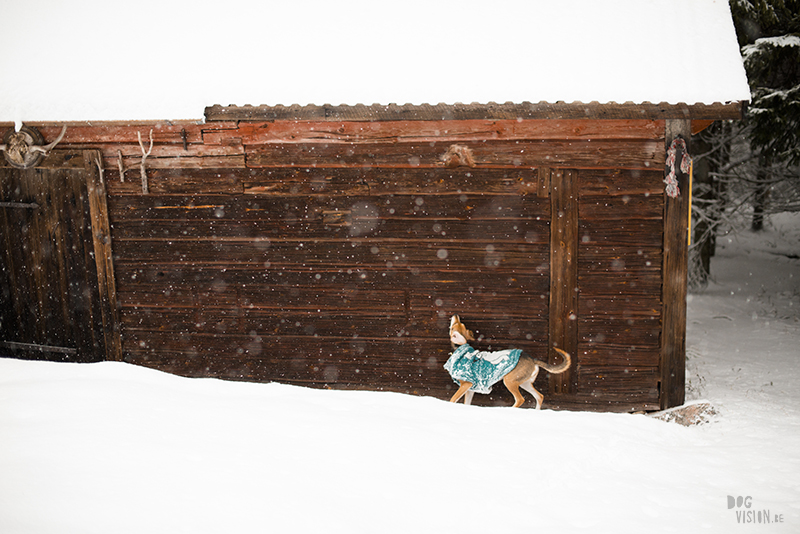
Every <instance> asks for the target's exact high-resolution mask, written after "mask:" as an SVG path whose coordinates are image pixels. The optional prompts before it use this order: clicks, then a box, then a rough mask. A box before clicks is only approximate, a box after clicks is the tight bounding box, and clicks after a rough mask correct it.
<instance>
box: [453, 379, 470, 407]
mask: <svg viewBox="0 0 800 534" xmlns="http://www.w3.org/2000/svg"><path fill="white" fill-rule="evenodd" d="M471 387H472V382H464V381H462V382H461V386H460V387H459V388H458V391H456V392H455V394H454V395H453V396H452V397H450V402H458V400H459V399H460V398H461V397H463V396H464V393H467V392H468V391H469V388H471ZM469 400H472V397H469ZM467 404H469V403H468V402H467Z"/></svg>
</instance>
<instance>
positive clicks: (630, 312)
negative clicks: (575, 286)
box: [578, 290, 662, 319]
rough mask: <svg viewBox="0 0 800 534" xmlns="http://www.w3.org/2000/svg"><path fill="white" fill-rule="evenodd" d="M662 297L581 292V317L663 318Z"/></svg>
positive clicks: (657, 295) (579, 308) (579, 306)
mask: <svg viewBox="0 0 800 534" xmlns="http://www.w3.org/2000/svg"><path fill="white" fill-rule="evenodd" d="M661 308H662V306H661V296H660V295H659V294H652V293H651V294H648V295H628V294H622V295H591V294H585V293H584V292H583V290H582V291H581V298H580V300H579V302H578V310H579V312H580V313H579V317H580V318H581V319H585V318H600V317H616V318H622V319H635V318H641V317H649V318H651V319H657V318H659V317H661Z"/></svg>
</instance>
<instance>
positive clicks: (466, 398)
mask: <svg viewBox="0 0 800 534" xmlns="http://www.w3.org/2000/svg"><path fill="white" fill-rule="evenodd" d="M474 396H475V392H474V391H472V390H471V389H470V390H467V394H466V395H464V404H466V405H467V406H469V405H470V404H472V397H474Z"/></svg>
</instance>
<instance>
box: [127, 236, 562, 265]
mask: <svg viewBox="0 0 800 534" xmlns="http://www.w3.org/2000/svg"><path fill="white" fill-rule="evenodd" d="M492 247H493V248H491V249H490V250H487V245H486V244H485V243H461V242H458V243H452V242H446V241H433V242H428V243H425V244H424V245H417V244H414V243H411V242H405V241H385V242H378V241H375V240H370V241H366V240H365V241H362V242H355V241H353V242H351V241H347V240H340V239H331V240H327V239H326V240H319V239H311V240H308V241H305V240H295V241H292V242H274V241H272V242H266V241H260V240H257V239H256V240H253V239H214V240H209V239H207V238H188V239H183V240H174V241H162V240H147V239H141V240H139V239H120V240H117V241H116V243H115V252H114V253H115V258H116V259H119V260H120V261H139V262H165V263H185V264H187V265H189V264H193V263H219V264H221V265H224V264H229V263H241V264H250V265H263V266H264V267H271V266H290V265H291V266H306V267H311V266H313V267H315V268H326V269H327V268H330V267H332V266H338V267H339V268H344V269H348V268H350V269H357V268H369V269H372V270H375V269H392V268H394V269H437V270H439V269H441V270H451V269H471V270H476V271H478V272H481V271H484V270H485V271H487V272H491V271H493V270H496V272H506V271H507V270H508V269H516V268H518V266H519V265H533V267H532V269H535V268H536V266H537V265H538V263H537V258H542V257H546V253H547V252H546V251H547V246H546V245H541V244H529V243H512V244H505V243H497V244H494V245H492Z"/></svg>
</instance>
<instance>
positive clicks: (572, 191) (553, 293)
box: [549, 170, 578, 394]
mask: <svg viewBox="0 0 800 534" xmlns="http://www.w3.org/2000/svg"><path fill="white" fill-rule="evenodd" d="M550 185H551V188H550V345H551V346H552V347H558V348H560V349H562V350H565V351H567V352H568V353H569V354H570V355H571V356H572V366H571V367H570V368H569V370H567V371H566V372H564V373H561V374H558V375H553V374H551V375H550V393H553V394H558V393H571V392H574V391H575V387H574V384H573V382H574V380H573V379H574V377H576V376H577V374H576V373H575V366H576V364H577V358H576V357H575V356H576V351H577V348H578V176H577V173H576V172H575V171H572V170H553V171H551V172H550ZM549 361H550V363H552V364H558V363H561V356H560V355H559V354H558V353H557V352H556V351H554V350H552V349H550V351H549Z"/></svg>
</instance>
